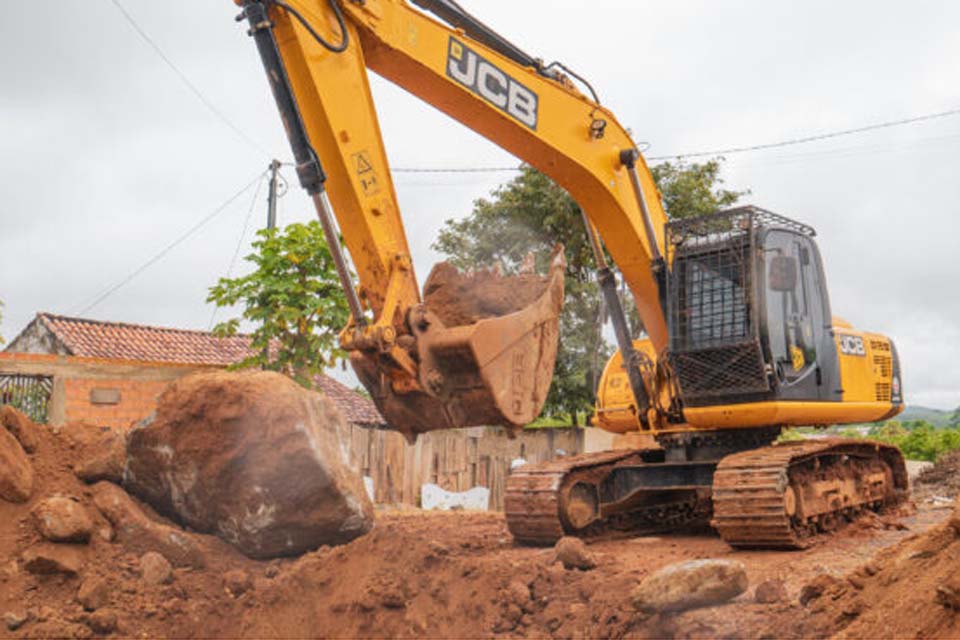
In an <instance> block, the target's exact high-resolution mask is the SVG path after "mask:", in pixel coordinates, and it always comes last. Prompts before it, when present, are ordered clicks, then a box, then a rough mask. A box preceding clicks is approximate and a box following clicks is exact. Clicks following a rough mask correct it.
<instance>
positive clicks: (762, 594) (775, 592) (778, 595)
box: [753, 579, 787, 604]
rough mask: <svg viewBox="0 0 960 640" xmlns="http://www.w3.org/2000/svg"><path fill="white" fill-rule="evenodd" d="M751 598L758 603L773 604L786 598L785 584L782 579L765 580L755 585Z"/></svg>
mask: <svg viewBox="0 0 960 640" xmlns="http://www.w3.org/2000/svg"><path fill="white" fill-rule="evenodd" d="M753 599H754V600H756V601H757V602H759V603H760V604H773V603H775V602H783V601H785V600H786V599H787V585H785V584H784V583H783V580H776V579H774V580H765V581H763V582H761V583H760V584H759V585H757V589H756V591H754V592H753Z"/></svg>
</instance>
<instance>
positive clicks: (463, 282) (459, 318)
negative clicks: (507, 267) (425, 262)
mask: <svg viewBox="0 0 960 640" xmlns="http://www.w3.org/2000/svg"><path fill="white" fill-rule="evenodd" d="M548 282H549V279H548V278H547V277H545V276H538V275H536V274H519V275H513V276H501V275H499V274H497V273H496V272H494V271H489V270H482V271H474V272H471V273H461V272H460V271H459V270H457V268H456V267H455V266H453V265H452V264H450V263H449V262H441V263H439V264H437V265H435V266H434V267H433V270H431V271H430V275H429V276H428V277H427V281H426V283H424V286H423V301H424V304H425V305H426V306H427V308H428V309H429V310H430V311H432V312H433V313H435V314H436V315H437V317H439V318H440V321H441V322H443V324H444V326H445V327H459V326H463V325H468V324H473V323H475V322H478V321H479V320H484V319H486V318H496V317H499V316H503V315H506V314H508V313H513V312H514V311H519V310H520V309H523V308H524V307H526V306H527V305H530V304H532V303H533V302H534V301H536V300H537V298H539V297H540V296H541V295H543V293H544V291H545V290H546V288H547V283H548Z"/></svg>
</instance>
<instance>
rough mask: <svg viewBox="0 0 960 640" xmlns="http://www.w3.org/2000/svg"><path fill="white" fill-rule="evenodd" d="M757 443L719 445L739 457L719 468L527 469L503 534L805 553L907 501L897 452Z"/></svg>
mask: <svg viewBox="0 0 960 640" xmlns="http://www.w3.org/2000/svg"><path fill="white" fill-rule="evenodd" d="M766 433H770V431H769V430H768V431H767V432H766ZM717 435H718V437H719V436H721V435H722V434H717ZM756 437H757V434H755V433H754V434H750V435H746V437H733V438H730V437H728V438H723V439H724V440H726V446H727V448H728V451H729V450H731V449H736V448H737V447H740V448H741V449H742V450H740V451H736V452H731V453H729V454H727V455H725V456H723V457H722V458H720V459H719V460H716V459H714V460H702V459H701V460H671V459H670V458H672V457H676V456H675V455H674V453H675V452H674V451H671V450H667V449H662V448H651V449H644V450H639V451H636V450H634V451H631V450H625V451H608V452H603V453H596V454H585V455H581V456H574V457H569V458H562V459H559V460H554V461H550V462H545V463H541V464H532V465H525V466H523V467H520V468H518V469H516V470H515V471H514V472H513V473H512V474H511V476H510V477H509V478H508V480H507V490H506V495H505V510H506V517H507V526H508V527H509V529H510V532H511V533H512V534H513V536H514V539H516V540H517V541H519V542H522V543H526V544H553V543H554V542H556V541H557V540H558V539H559V538H560V537H562V536H565V535H573V536H577V537H580V538H606V537H617V536H629V535H644V534H652V533H663V532H676V531H680V530H684V529H694V528H704V527H706V526H707V525H712V526H713V527H714V528H715V529H716V530H717V531H718V533H719V534H720V536H721V537H722V538H723V540H724V541H726V542H727V543H728V544H730V545H731V546H734V547H742V548H779V549H800V548H804V547H806V546H808V545H809V544H810V543H811V542H812V541H814V540H815V539H816V537H817V536H818V535H819V534H822V533H829V532H831V531H833V530H835V529H837V528H839V527H840V526H842V525H843V524H845V523H846V522H849V521H851V520H852V519H854V518H855V517H856V516H857V515H859V514H860V513H862V512H863V511H866V510H871V511H880V510H882V509H885V508H889V507H892V506H895V505H897V504H899V503H900V502H901V501H902V500H903V499H904V498H905V497H906V495H907V474H906V467H905V465H904V461H903V457H902V455H901V454H900V451H899V450H898V449H896V448H895V447H891V446H888V445H883V444H880V443H874V442H864V441H855V440H842V439H823V440H814V441H806V442H791V443H781V444H776V445H770V444H769V443H768V444H767V445H766V446H760V447H757V446H756ZM717 450H719V448H714V449H713V451H717ZM700 451H703V450H702V449H701V450H700Z"/></svg>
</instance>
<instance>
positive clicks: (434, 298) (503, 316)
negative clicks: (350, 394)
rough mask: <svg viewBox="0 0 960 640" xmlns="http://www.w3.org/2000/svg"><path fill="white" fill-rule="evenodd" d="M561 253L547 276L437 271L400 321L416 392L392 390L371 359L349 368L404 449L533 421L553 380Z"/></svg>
mask: <svg viewBox="0 0 960 640" xmlns="http://www.w3.org/2000/svg"><path fill="white" fill-rule="evenodd" d="M564 268H565V263H564V259H563V251H562V248H561V247H558V248H557V249H555V250H554V252H553V254H552V255H551V260H550V268H549V272H548V274H547V275H546V276H539V275H535V274H532V273H529V274H520V275H515V276H505V277H504V276H500V275H498V274H496V273H495V272H492V271H482V272H475V273H468V274H464V273H460V272H458V271H457V269H456V268H455V267H453V266H452V265H450V264H449V263H440V264H438V265H436V266H435V267H434V268H433V270H432V271H431V272H430V275H429V277H428V278H427V281H426V284H425V285H424V295H423V298H424V302H423V303H422V304H420V305H418V306H416V307H414V308H413V309H412V310H411V311H410V314H409V316H408V324H409V326H410V331H411V333H412V335H413V336H414V338H415V343H414V346H413V347H411V352H412V355H413V356H414V359H415V360H416V361H417V362H418V364H419V383H420V384H419V386H420V388H419V389H398V388H395V385H394V384H392V383H391V382H390V381H389V378H388V377H387V376H386V375H385V374H384V372H383V371H381V370H380V369H379V368H378V365H377V361H376V360H375V359H374V357H372V356H370V355H367V354H362V353H354V354H353V355H352V356H351V362H352V364H353V366H354V369H356V371H357V374H358V376H359V377H360V379H361V381H362V382H363V383H364V386H366V387H367V389H368V390H370V392H371V394H372V395H373V399H374V402H376V404H377V406H378V408H379V409H380V412H381V413H382V414H383V416H384V418H385V419H386V421H387V422H388V423H389V425H390V427H391V428H393V429H395V430H397V431H400V432H402V433H404V434H405V435H406V436H407V437H408V439H410V440H413V439H415V438H416V435H417V434H420V433H426V432H428V431H434V430H437V429H455V428H459V427H470V426H481V425H503V426H505V427H507V428H508V429H509V430H510V431H511V433H512V432H513V431H514V430H515V429H517V428H520V427H522V426H523V425H525V424H527V423H529V422H531V421H532V420H534V419H535V418H536V417H537V416H538V415H539V414H540V410H541V409H542V408H543V403H544V402H545V401H546V399H547V392H548V391H549V389H550V382H551V380H552V378H553V367H554V364H555V363H556V357H557V347H558V339H559V324H560V310H561V309H562V307H563V278H564Z"/></svg>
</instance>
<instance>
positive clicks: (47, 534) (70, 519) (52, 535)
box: [30, 496, 93, 542]
mask: <svg viewBox="0 0 960 640" xmlns="http://www.w3.org/2000/svg"><path fill="white" fill-rule="evenodd" d="M30 513H31V514H32V515H33V520H34V524H36V526H37V530H38V531H39V532H40V535H42V536H43V537H44V538H46V539H47V540H50V541H52V542H87V541H88V540H89V539H90V534H91V533H92V532H93V519H92V518H91V517H90V514H89V513H87V510H86V509H85V508H84V507H83V505H82V504H80V502H79V501H77V500H75V499H73V498H67V497H63V496H53V497H51V498H46V499H44V500H42V501H40V502H39V503H38V504H37V505H36V506H35V507H34V508H33V510H32V511H31V512H30Z"/></svg>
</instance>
